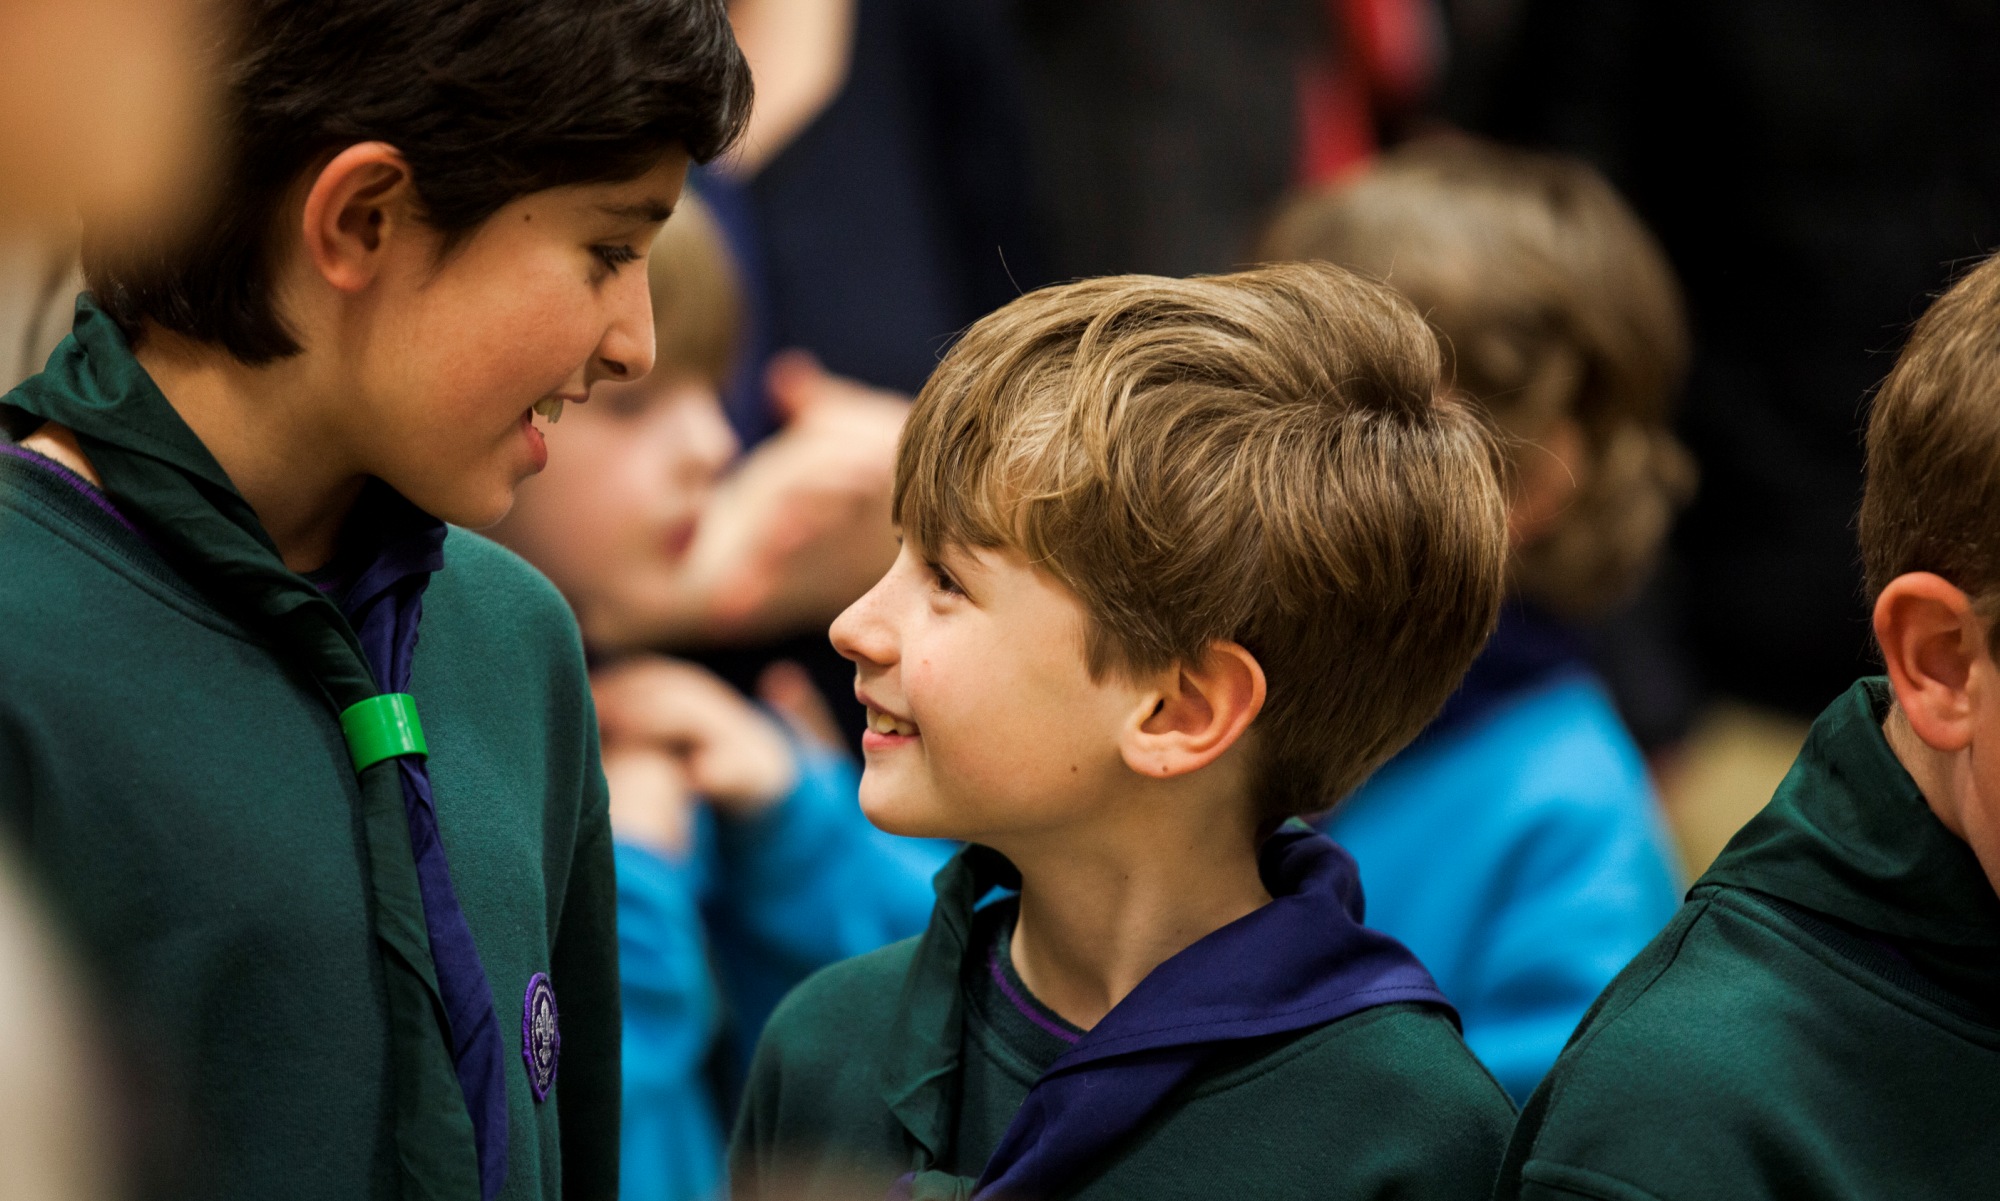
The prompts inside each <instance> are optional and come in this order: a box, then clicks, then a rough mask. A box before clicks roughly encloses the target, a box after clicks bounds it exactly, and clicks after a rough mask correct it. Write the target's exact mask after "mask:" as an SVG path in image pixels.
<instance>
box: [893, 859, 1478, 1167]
mask: <svg viewBox="0 0 2000 1201" xmlns="http://www.w3.org/2000/svg"><path fill="white" fill-rule="evenodd" d="M1258 870H1259V871H1260V872H1261V874H1262V875H1263V879H1264V886H1265V887H1266V888H1267V889H1268V890H1269V891H1270V893H1271V898H1272V899H1271V903H1270V904H1268V905H1265V906H1263V907H1262V908H1260V909H1258V910H1256V911H1255V912H1254V913H1251V914H1248V915H1247V916H1244V917H1242V918H1239V919H1237V920H1236V921H1233V922H1231V923H1230V924H1228V925H1227V926H1224V927H1222V928H1221V929H1220V930H1217V931H1215V932H1214V933H1213V934H1210V935H1208V936H1207V937H1205V938H1203V939H1201V940H1200V941H1198V942H1196V943H1195V944H1194V945H1192V946H1190V947H1188V948H1187V949H1186V950H1184V951H1182V952H1181V953H1180V954H1178V955H1175V956H1174V957H1173V958H1171V959H1169V960H1167V961H1166V962H1165V963H1163V964H1161V965H1160V966H1159V967H1157V968H1154V969H1153V971H1152V973H1151V974H1149V975H1148V976H1147V977H1146V978H1145V979H1144V980H1141V981H1140V982H1139V986H1138V987H1137V988H1135V989H1133V990H1132V992H1131V994H1130V995H1129V996H1127V997H1126V998H1125V999H1124V1000H1122V1001H1120V1002H1119V1003H1118V1004H1117V1005H1116V1006H1115V1007H1114V1008H1113V1009H1112V1010H1111V1012H1110V1013H1108V1014H1106V1015H1104V1020H1103V1021H1101V1022H1099V1023H1098V1024H1097V1025H1096V1026H1095V1027H1093V1028H1092V1029H1091V1030H1089V1031H1087V1032H1086V1033H1085V1034H1084V1036H1083V1037H1082V1038H1081V1039H1079V1040H1078V1041H1077V1044H1076V1046H1075V1047H1074V1048H1073V1049H1071V1050H1069V1051H1066V1052H1064V1053H1063V1055H1062V1057H1061V1058H1059V1059H1057V1060H1056V1061H1055V1062H1054V1063H1053V1064H1051V1065H1049V1070H1048V1071H1047V1072H1045V1073H1043V1074H1042V1077H1041V1079H1039V1080H1037V1081H1036V1082H1035V1084H1034V1087H1033V1088H1031V1089H1029V1090H1028V1096H1027V1099H1026V1100H1025V1101H1023V1102H1022V1103H1021V1108H1020V1110H1019V1111H1017V1112H1016V1113H1015V1115H1014V1121H1013V1123H1012V1124H1011V1125H1009V1126H1008V1127H1007V1132H1006V1133H1005V1134H1004V1135H1002V1136H1001V1138H1000V1145H999V1146H998V1147H996V1148H995V1149H994V1151H993V1154H992V1156H991V1157H990V1158H989V1159H988V1160H987V1161H986V1168H985V1170H984V1171H983V1172H981V1173H980V1175H979V1180H978V1182H977V1183H976V1184H975V1185H974V1186H973V1190H972V1197H973V1198H974V1201H991V1199H993V1198H997V1197H1053V1196H1057V1195H1059V1194H1060V1193H1062V1192H1065V1191H1067V1190H1068V1188H1069V1187H1070V1186H1071V1185H1073V1184H1074V1182H1075V1181H1077V1180H1078V1179H1080V1178H1081V1177H1083V1176H1084V1175H1085V1174H1087V1173H1088V1172H1090V1171H1091V1170H1092V1169H1093V1168H1096V1167H1098V1166H1101V1165H1102V1163H1103V1162H1104V1158H1105V1156H1106V1155H1108V1154H1109V1153H1110V1152H1111V1151H1112V1150H1113V1149H1114V1148H1115V1147H1116V1146H1117V1145H1118V1144H1119V1143H1120V1142H1121V1141H1123V1140H1124V1139H1125V1138H1127V1137H1128V1136H1130V1135H1131V1134H1133V1133H1134V1132H1135V1131H1137V1130H1138V1129H1139V1128H1140V1127H1141V1126H1142V1125H1144V1124H1145V1122H1146V1121H1147V1119H1148V1118H1150V1117H1152V1116H1153V1114H1154V1113H1155V1112H1157V1111H1158V1110H1159V1108H1160V1106H1161V1104H1162V1103H1163V1102H1165V1101H1166V1100H1167V1098H1168V1097H1170V1096H1171V1095H1173V1093H1174V1091H1175V1090H1176V1089H1178V1088H1179V1087H1180V1086H1181V1085H1182V1084H1183V1083H1184V1082H1185V1081H1187V1079H1188V1078H1189V1077H1190V1076H1192V1075H1193V1074H1194V1073H1195V1072H1197V1071H1198V1070H1199V1069H1200V1068H1201V1067H1202V1065H1203V1064H1204V1063H1206V1062H1207V1061H1208V1059H1209V1057H1210V1055H1211V1054H1213V1053H1214V1052H1216V1051H1219V1050H1221V1049H1223V1048H1224V1047H1226V1046H1227V1045H1228V1044H1232V1043H1235V1042H1238V1041H1240V1040H1242V1039H1249V1038H1262V1037H1266V1036H1270V1035H1277V1034H1290V1033H1295V1032H1297V1031H1301V1030H1307V1029H1310V1028H1312V1027H1314V1026H1322V1025H1325V1024H1326V1023H1328V1022H1331V1021H1335V1020H1336V1019H1339V1018H1343V1017H1347V1016H1349V1015H1351V1014H1355V1013H1359V1012H1360V1011H1362V1010H1364V1009H1371V1008H1373V1007H1375V1006H1377V1005H1390V1004H1395V1003H1398V1002H1416V1003H1420V1004H1426V1005H1432V1006H1436V1007H1437V1008H1439V1009H1441V1010H1443V1011H1445V1012H1446V1013H1447V1014H1450V1015H1451V1017H1452V1020H1453V1021H1454V1022H1456V1021H1457V1020H1458V1019H1457V1014H1456V1012H1455V1011H1453V1010H1452V1008H1451V1005H1450V1003H1449V1002H1447V1001H1446V1000H1445V998H1444V994H1443V993H1441V992H1439V991H1438V987H1437V984H1436V983H1435V982H1434V981H1432V979H1431V976H1430V973H1429V972H1428V971H1425V970H1424V966H1423V964H1421V963H1418V962H1417V958H1416V956H1415V955H1412V954H1411V953H1410V952H1409V950H1408V949H1407V948H1405V947H1404V946H1403V944H1401V943H1399V942H1397V941H1396V940H1395V939H1393V938H1390V937H1389V936H1388V935H1386V934H1383V933H1381V932H1380V931H1378V930H1371V929H1369V928H1368V927H1366V926H1364V925H1362V924H1361V916H1362V898H1361V878H1360V875H1359V873H1358V872H1356V870H1355V867H1354V859H1353V857H1352V856H1350V855H1349V854H1348V853H1347V852H1346V851H1344V850H1342V849H1341V848H1340V847H1339V846H1338V845H1337V844H1335V843H1334V841H1333V840H1332V839H1330V838H1328V837H1326V836H1325V835H1324V834H1320V833H1317V832H1316V831H1312V830H1307V829H1303V828H1298V827H1293V826H1287V827H1285V828H1283V829H1281V830H1279V831H1278V832H1277V833H1276V834H1274V835H1272V836H1271V837H1270V838H1269V839H1268V840H1266V841H1265V843H1264V847H1263V849H1262V851H1261V852H1259V854H1258ZM913 1179H914V1177H913V1176H906V1177H904V1178H903V1179H901V1180H899V1181H898V1182H897V1186H896V1188H894V1189H892V1190H891V1192H890V1196H891V1197H896V1196H899V1195H900V1196H908V1195H910V1191H911V1185H912V1181H913Z"/></svg>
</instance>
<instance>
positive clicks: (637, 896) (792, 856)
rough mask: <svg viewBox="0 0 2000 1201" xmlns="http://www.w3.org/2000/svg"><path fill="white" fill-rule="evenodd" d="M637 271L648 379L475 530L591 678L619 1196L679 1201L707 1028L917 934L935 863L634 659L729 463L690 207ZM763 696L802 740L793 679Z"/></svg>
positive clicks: (712, 268) (572, 421)
mask: <svg viewBox="0 0 2000 1201" xmlns="http://www.w3.org/2000/svg"><path fill="white" fill-rule="evenodd" d="M649 273H650V283H651V288H652V294H653V306H654V314H655V321H656V325H657V331H658V344H659V349H658V355H657V359H656V362H657V366H656V367H655V369H654V371H653V372H652V374H651V375H649V376H648V377H647V378H645V379H644V380H640V381H637V382H634V383H629V384H623V385H619V386H616V387H610V388H604V389H601V390H600V391H599V392H598V393H597V394H596V395H595V397H594V398H593V400H592V403H590V404H589V405H588V406H585V407H583V408H581V409H572V410H570V411H569V412H568V413H566V414H565V417H566V418H567V419H566V420H564V421H563V422H562V423H561V426H560V428H559V429H557V430H555V431H554V432H553V434H552V437H553V440H554V441H555V442H556V444H557V447H556V449H557V453H556V454H554V455H552V456H551V460H550V466H549V468H548V471H547V473H546V474H545V475H544V476H543V477H542V478H540V479H538V480H536V481H535V483H534V486H532V487H530V488H527V489H524V490H523V492H522V495H521V500H520V503H519V504H518V505H517V506H516V508H515V510H514V512H513V514H512V515H511V516H510V517H509V518H508V520H507V521H506V522H505V523H504V524H503V525H502V526H501V527H499V529H498V530H497V531H496V534H497V536H498V537H499V538H500V539H501V540H502V541H504V542H506V543H507V544H508V545H510V546H512V547H513V548H514V549H516V550H518V551H520V552H521V553H522V554H523V555H525V556H526V557H527V558H528V559H529V560H530V561H531V562H533V563H534V564H535V565H537V566H538V567H540V568H541V569H542V570H543V571H545V572H546V573H548V575H549V576H550V578H551V579H553V580H554V581H555V583H556V585H557V586H558V587H559V588H560V589H561V590H562V593H563V595H564V596H565V597H566V598H567V599H568V601H569V602H570V605H571V606H572V607H573V608H574V609H575V611H576V614H577V619H578V622H579V624H580V625H581V626H582V629H583V636H584V642H585V644H586V646H587V647H588V648H589V649H590V652H591V655H592V658H593V663H594V670H593V673H592V688H593V692H594V693H595V697H596V700H597V705H598V716H599V723H600V727H601V730H602V734H603V739H604V767H605V776H606V779H607V781H608V782H609V784H610V789H611V820H612V827H613V831H614V834H615V836H616V838H617V852H616V853H617V861H618V927H619V953H620V971H621V975H622V982H623V993H624V1011H625V1111H624V1119H623V1120H624V1132H623V1139H622V1143H623V1147H622V1151H623V1155H622V1158H623V1170H622V1178H621V1185H620V1195H621V1196H623V1197H625V1198H628V1199H630V1201H639V1199H644V1201H656V1199H659V1201H697V1199H699V1198H706V1197H711V1196H715V1195H717V1194H719V1192H720V1190H721V1186H722V1148H723V1130H724V1122H723V1116H722V1115H723V1104H724V1101H723V1092H724V1091H725V1087H724V1086H723V1085H722V1084H721V1082H722V1081H723V1080H726V1079H727V1078H728V1077H729V1076H730V1075H731V1074H732V1073H731V1070H730V1067H729V1062H728V1057H727V1053H726V1051H724V1050H723V1048H724V1047H725V1045H726V1044H725V1040H724V1037H723V1036H724V1034H725V1031H728V1032H730V1033H732V1034H733V1035H735V1036H736V1041H735V1045H737V1046H740V1047H741V1048H743V1049H747V1048H748V1047H749V1046H750V1045H751V1044H752V1043H753V1042H754V1040H755V1038H756V1035H757V1032H758V1030H759V1029H760V1028H761V1027H762V1025H763V1020H764V1016H765V1015H766V1014H767V1013H768V1012H769V1011H770V1009H771V1007H772V1006H773V1005H775V1004H776V1002H777V1000H778V998H779V997H780V996H781V995H782V994H783V993H784V991H785V990H786V989H787V988H789V987H790V986H791V985H792V984H793V983H796V982H797V981H798V980H800V979H802V978H803V977H804V976H805V975H806V974H807V973H809V972H810V971H812V970H813V969H814V968H817V967H819V966H821V965H823V964H826V963H830V962H833V961H834V960H837V959H842V958H845V957H847V956H850V955H855V954H859V953H861V952H863V951H868V950H872V949H874V948H875V947H877V946H880V945H882V944H883V943H886V942H890V941H893V940H895V939H898V938H902V937H905V936H907V935H910V934H914V933H916V932H918V931H919V930H921V929H922V928H923V926H924V923H925V922H926V920H927V919H928V917H929V913H930V907H931V901H932V896H931V888H930V877H931V875H932V874H933V873H934V872H935V870H936V869H937V868H938V867H939V866H940V865H941V864H942V863H943V861H944V859H945V857H946V856H947V854H948V853H949V848H948V847H946V848H943V849H939V848H938V847H937V846H936V845H934V844H928V843H923V842H916V841H912V840H905V839H897V838H894V837H892V836H889V835H886V834H883V833H881V832H879V831H877V830H876V829H875V828H874V827H873V826H871V825H870V824H869V823H868V822H867V820H866V819H865V818H863V817H862V815H861V811H860V808H859V806H858V805H857V803H856V787H857V777H856V772H855V768H854V766H853V764H852V762H851V760H850V759H849V758H848V757H847V756H846V755H845V754H843V753H841V752H840V751H838V750H837V749H835V748H834V747H833V746H830V745H827V744H825V743H822V742H820V741H817V740H816V739H815V738H814V737H813V736H811V734H809V733H803V732H801V731H800V730H799V729H794V728H792V726H790V725H788V724H781V722H780V721H779V720H778V719H776V718H774V717H773V716H772V715H771V714H770V713H768V712H766V711H764V710H763V709H760V708H758V707H757V706H756V705H754V704H752V703H751V702H750V701H749V700H747V699H745V698H744V697H743V696H742V695H741V694H740V693H738V692H737V691H736V690H735V689H733V688H731V687H729V686H728V685H727V684H724V683H723V682H722V681H721V680H719V679H717V678H716V677H715V676H713V675H711V674H710V673H708V672H707V671H705V670H703V669H702V668H699V667H696V666H694V665H693V664H689V663H684V662H679V661H675V660H670V659H667V658H664V657H661V656H658V655H654V654H650V653H647V652H646V649H645V648H647V647H648V646H650V645H655V644H657V642H658V640H659V639H660V637H661V635H662V632H663V630H665V629H666V628H667V627H668V626H669V625H670V624H671V623H672V621H673V620H674V619H675V616H676V615H677V614H679V613H681V612H684V611H685V609H686V593H687V592H688V590H689V589H690V588H691V587H693V586H695V585H694V584H693V583H692V582H691V581H690V578H689V577H690V574H691V573H690V565H689V559H690V555H691V550H692V548H693V547H694V545H695V543H696V534H697V530H698V528H699V527H700V524H701V522H702V521H703V520H704V518H705V517H706V516H707V515H708V514H709V512H710V505H711V501H712V499H713V496H714V493H715V491H716V487H717V482H718V479H719V477H720V476H721V475H722V473H723V471H724V469H725V468H727V467H728V466H729V464H730V462H731V460H732V459H734V457H735V455H736V451H737V444H736V439H735V436H734V435H733V434H732V433H731V431H730V428H729V425H728V423H727V422H726V421H725V420H724V417H723V413H722V409H721V405H720V402H719V399H718V393H717V388H718V383H719V381H720V380H721V379H722V378H723V376H724V373H725V372H726V370H727V368H728V366H729V361H730V356H731V352H732V349H733V345H734V341H735V338H736V328H737V311H738V291H737V282H736V277H735V268H734V265H733V264H732V263H731V262H730V260H729V258H728V254H727V251H726V250H725V249H724V247H723V244H722V242H721V240H720V238H719V236H718V234H717V231H716V229H715V226H714V223H713V221H712V219H711V218H710V217H709V215H708V213H707V212H706V210H705V209H703V208H702V207H701V205H700V204H699V202H698V201H696V200H695V199H694V198H693V196H692V195H688V196H685V197H684V198H683V200H682V202H681V207H680V208H679V210H678V211H677V212H676V214H675V215H674V218H673V219H672V221H670V222H669V223H668V225H667V226H666V228H665V231H664V232H663V233H662V234H661V236H660V238H659V240H658V243H657V244H656V246H655V247H654V253H653V256H652V261H651V266H650V268H649ZM766 692H767V693H768V694H769V697H770V699H771V700H772V701H773V702H774V703H776V704H778V705H780V706H783V707H784V708H785V709H787V710H788V712H790V713H791V714H793V715H795V716H797V717H798V718H799V720H800V721H801V722H803V723H804V724H805V725H808V726H809V725H812V724H814V723H813V722H812V721H811V718H812V717H813V712H812V702H811V700H810V699H808V698H810V696H811V694H810V692H809V685H806V684H804V683H803V681H802V680H801V679H800V678H799V677H798V675H797V673H789V672H784V671H782V670H780V671H776V672H774V673H772V674H771V675H769V676H767V685H766ZM719 1055H720V1056H721V1058H720V1059H718V1056H719ZM718 1068H719V1069H721V1070H720V1071H718V1070H716V1069H718Z"/></svg>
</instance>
